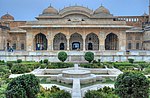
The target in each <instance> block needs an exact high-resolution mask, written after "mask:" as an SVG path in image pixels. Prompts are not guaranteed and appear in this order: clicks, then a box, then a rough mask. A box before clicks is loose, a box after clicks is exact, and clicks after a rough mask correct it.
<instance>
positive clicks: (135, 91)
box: [115, 71, 150, 98]
mask: <svg viewBox="0 0 150 98" xmlns="http://www.w3.org/2000/svg"><path fill="white" fill-rule="evenodd" d="M149 83H150V82H149V80H148V79H147V78H146V77H145V76H144V75H143V74H142V73H139V72H133V71H132V72H131V71H130V72H129V71H128V72H124V73H123V74H120V75H119V76H118V77H117V80H116V83H115V91H116V93H117V94H118V95H119V96H120V97H121V98H148V96H149Z"/></svg>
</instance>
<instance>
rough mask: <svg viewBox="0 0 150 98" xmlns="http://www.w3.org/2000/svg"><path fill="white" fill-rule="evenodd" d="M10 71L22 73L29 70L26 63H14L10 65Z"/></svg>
mask: <svg viewBox="0 0 150 98" xmlns="http://www.w3.org/2000/svg"><path fill="white" fill-rule="evenodd" d="M11 72H12V74H22V73H26V72H30V70H29V69H28V68H27V66H26V65H22V64H16V65H13V66H12V68H11Z"/></svg>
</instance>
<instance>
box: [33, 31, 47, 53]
mask: <svg viewBox="0 0 150 98" xmlns="http://www.w3.org/2000/svg"><path fill="white" fill-rule="evenodd" d="M34 43H35V50H47V38H46V36H45V35H44V34H43V33H38V34H37V35H35V38H34Z"/></svg>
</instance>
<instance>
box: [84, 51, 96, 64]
mask: <svg viewBox="0 0 150 98" xmlns="http://www.w3.org/2000/svg"><path fill="white" fill-rule="evenodd" d="M84 58H85V60H86V61H88V62H89V63H91V62H92V61H93V60H94V53H93V52H86V53H85V55H84Z"/></svg>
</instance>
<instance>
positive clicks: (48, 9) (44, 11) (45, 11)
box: [42, 5, 58, 15]
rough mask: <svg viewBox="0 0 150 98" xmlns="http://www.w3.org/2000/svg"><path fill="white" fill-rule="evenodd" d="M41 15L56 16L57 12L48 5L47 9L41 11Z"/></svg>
mask: <svg viewBox="0 0 150 98" xmlns="http://www.w3.org/2000/svg"><path fill="white" fill-rule="evenodd" d="M42 14H52V15H55V14H58V11H57V10H56V9H55V8H53V7H52V6H51V5H50V6H49V7H48V8H46V9H44V10H43V13H42Z"/></svg>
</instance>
